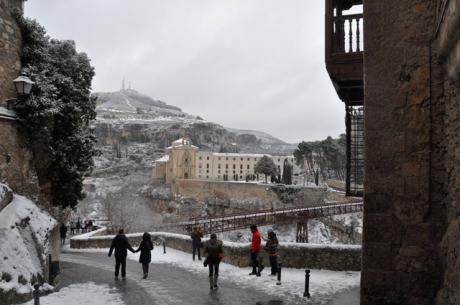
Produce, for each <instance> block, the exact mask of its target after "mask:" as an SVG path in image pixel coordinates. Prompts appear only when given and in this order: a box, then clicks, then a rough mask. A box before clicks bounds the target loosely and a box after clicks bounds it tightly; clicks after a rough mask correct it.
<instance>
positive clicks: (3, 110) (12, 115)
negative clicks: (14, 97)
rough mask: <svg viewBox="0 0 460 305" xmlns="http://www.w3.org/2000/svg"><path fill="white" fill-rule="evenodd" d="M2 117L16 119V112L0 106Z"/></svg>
mask: <svg viewBox="0 0 460 305" xmlns="http://www.w3.org/2000/svg"><path fill="white" fill-rule="evenodd" d="M0 118H2V119H7V120H16V114H15V113H14V112H13V111H11V110H8V109H6V108H5V107H3V106H0Z"/></svg>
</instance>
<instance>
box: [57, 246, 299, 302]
mask: <svg viewBox="0 0 460 305" xmlns="http://www.w3.org/2000/svg"><path fill="white" fill-rule="evenodd" d="M61 261H62V267H61V268H62V269H61V271H62V273H61V285H60V287H65V286H68V285H71V284H75V283H85V282H90V281H91V282H94V283H96V284H108V285H109V286H110V287H111V288H116V290H117V291H118V292H119V293H121V294H122V297H123V300H124V301H125V303H126V304H127V305H144V304H149V305H150V304H155V305H163V304H165V305H166V304H168V305H172V304H190V305H194V304H196V305H208V304H209V305H246V304H247V305H250V304H254V305H256V304H260V305H289V304H296V303H292V302H287V301H285V300H279V299H276V298H274V297H273V296H270V295H267V294H266V293H264V292H262V291H258V290H254V289H249V288H242V287H240V286H237V285H236V284H235V283H232V282H230V281H226V280H220V281H219V289H218V290H217V291H211V290H210V289H209V283H208V278H207V277H203V275H200V274H195V273H192V272H189V271H186V270H184V269H182V268H179V267H175V266H173V265H170V264H155V263H152V264H150V272H149V277H148V278H147V279H142V268H141V265H140V264H139V263H137V262H135V261H132V260H127V268H126V269H127V280H126V281H122V280H119V281H115V280H114V264H115V262H114V259H113V257H112V258H109V257H107V254H104V253H73V252H72V253H62V254H61Z"/></svg>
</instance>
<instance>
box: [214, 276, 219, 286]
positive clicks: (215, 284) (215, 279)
mask: <svg viewBox="0 0 460 305" xmlns="http://www.w3.org/2000/svg"><path fill="white" fill-rule="evenodd" d="M218 278H219V276H218V275H217V274H214V289H216V290H217V279H218Z"/></svg>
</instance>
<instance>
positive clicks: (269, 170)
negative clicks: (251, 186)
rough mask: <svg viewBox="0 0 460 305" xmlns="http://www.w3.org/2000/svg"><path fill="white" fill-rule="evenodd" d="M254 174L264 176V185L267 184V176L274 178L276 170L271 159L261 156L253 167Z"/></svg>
mask: <svg viewBox="0 0 460 305" xmlns="http://www.w3.org/2000/svg"><path fill="white" fill-rule="evenodd" d="M254 172H255V173H256V174H263V175H264V176H265V183H267V176H276V174H277V173H278V169H277V168H276V165H275V163H274V162H273V160H272V159H271V158H269V157H267V156H263V157H262V158H260V160H259V161H257V163H256V165H255V166H254Z"/></svg>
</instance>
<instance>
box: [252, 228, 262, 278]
mask: <svg viewBox="0 0 460 305" xmlns="http://www.w3.org/2000/svg"><path fill="white" fill-rule="evenodd" d="M250 229H251V232H252V243H251V264H252V272H251V273H249V275H256V276H260V272H262V270H263V269H264V266H263V265H262V259H260V258H259V252H260V245H261V238H260V232H259V230H257V226H256V225H251V227H250Z"/></svg>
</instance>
